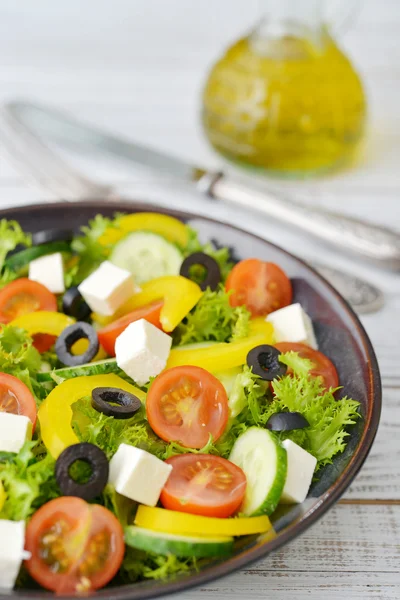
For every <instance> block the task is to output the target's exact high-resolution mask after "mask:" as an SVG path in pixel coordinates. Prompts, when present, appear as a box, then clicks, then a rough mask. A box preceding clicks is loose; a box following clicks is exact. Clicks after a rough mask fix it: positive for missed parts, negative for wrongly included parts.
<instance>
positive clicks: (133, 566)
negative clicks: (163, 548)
mask: <svg viewBox="0 0 400 600" xmlns="http://www.w3.org/2000/svg"><path fill="white" fill-rule="evenodd" d="M193 570H197V561H196V559H195V558H184V559H182V558H178V557H177V556H174V555H173V554H169V555H168V556H162V555H160V554H154V553H153V552H143V551H141V550H135V549H134V548H129V547H127V548H126V552H125V557H124V561H123V563H122V566H121V569H120V577H121V579H122V581H123V582H124V583H134V582H135V581H138V580H140V579H162V580H166V579H173V578H174V577H176V576H177V575H178V574H179V575H182V573H187V574H189V573H190V572H191V571H193Z"/></svg>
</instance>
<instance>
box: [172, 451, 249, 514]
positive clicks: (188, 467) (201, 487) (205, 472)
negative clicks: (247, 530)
mask: <svg viewBox="0 0 400 600" xmlns="http://www.w3.org/2000/svg"><path fill="white" fill-rule="evenodd" d="M165 462H167V463H168V464H170V465H172V467H173V469H172V472H171V475H170V476H169V478H168V481H167V483H166V484H165V486H164V489H163V491H162V492H161V498H160V499H161V503H162V505H163V506H164V507H165V508H169V509H170V510H177V511H180V512H187V513H192V514H195V515H204V516H206V517H221V518H224V517H230V516H231V515H233V514H234V513H235V512H236V511H237V510H238V508H239V507H240V505H241V504H242V502H243V498H244V494H245V492H246V475H245V474H244V473H243V471H242V469H241V468H240V467H237V466H236V465H234V464H233V463H231V462H229V460H226V459H225V458H221V457H219V456H213V455H211V454H181V455H179V456H173V457H172V458H169V459H168V460H166V461H165Z"/></svg>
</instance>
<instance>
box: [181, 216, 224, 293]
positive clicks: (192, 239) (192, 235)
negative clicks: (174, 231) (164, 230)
mask: <svg viewBox="0 0 400 600" xmlns="http://www.w3.org/2000/svg"><path fill="white" fill-rule="evenodd" d="M187 230H188V234H189V241H188V244H187V246H186V248H184V255H185V256H189V254H193V253H194V252H204V253H205V254H208V255H209V256H211V257H212V258H213V259H214V260H216V261H217V263H218V266H219V268H220V270H221V277H222V281H223V282H225V280H226V278H227V277H228V275H229V273H230V272H231V270H232V267H233V265H234V262H233V260H232V256H231V250H230V248H227V247H225V246H223V247H220V248H217V247H216V246H215V244H213V243H212V242H207V243H206V244H201V243H200V240H199V238H198V234H197V231H195V230H194V229H192V228H191V227H189V226H187Z"/></svg>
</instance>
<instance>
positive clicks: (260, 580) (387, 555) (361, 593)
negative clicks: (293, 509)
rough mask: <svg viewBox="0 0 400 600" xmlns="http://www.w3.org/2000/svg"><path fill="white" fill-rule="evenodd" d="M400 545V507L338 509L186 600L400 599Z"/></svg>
mask: <svg viewBox="0 0 400 600" xmlns="http://www.w3.org/2000/svg"><path fill="white" fill-rule="evenodd" d="M399 540H400V507H399V506H379V507H376V506H351V505H349V506H344V505H339V506H336V507H335V508H333V509H332V510H331V511H330V512H329V513H328V514H327V515H325V516H324V517H323V518H322V519H321V520H320V521H319V522H318V523H317V524H316V525H314V526H313V527H312V528H311V529H309V530H307V531H306V532H305V533H304V534H303V535H302V536H301V537H300V538H298V539H296V540H294V541H293V542H292V543H290V544H288V545H287V546H285V547H284V548H282V549H281V550H279V551H277V552H275V553H273V554H271V555H270V556H268V557H266V558H265V559H263V560H261V561H260V562H259V563H257V564H255V565H252V566H251V567H250V568H248V569H243V570H242V571H241V572H240V573H237V574H235V575H233V576H230V577H228V578H225V579H223V580H221V581H218V582H215V583H210V584H208V585H206V586H202V587H201V588H200V589H198V590H194V591H192V592H188V593H185V600H200V598H204V597H207V595H210V594H212V598H213V600H223V599H227V598H228V597H237V598H246V597H250V598H251V599H252V600H258V599H261V598H262V599H265V598H269V597H271V598H274V600H289V599H293V600H305V599H306V598H307V599H308V598H315V599H316V600H317V599H318V600H321V599H322V598H323V599H324V600H325V599H329V600H347V599H348V598H351V599H353V598H354V599H355V598H357V599H363V600H364V599H365V598H375V599H377V600H378V599H379V600H389V599H390V600H398V598H399V584H400V572H399V565H400V544H399ZM178 598H179V596H172V599H173V600H178Z"/></svg>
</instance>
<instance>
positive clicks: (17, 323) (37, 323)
mask: <svg viewBox="0 0 400 600" xmlns="http://www.w3.org/2000/svg"><path fill="white" fill-rule="evenodd" d="M75 322H76V321H75V319H74V318H73V317H67V315H64V314H63V313H57V312H50V311H46V310H38V311H36V312H31V313H27V314H26V315H21V316H20V317H17V318H16V319H14V320H13V321H11V325H13V326H14V327H20V328H21V329H25V331H27V332H28V333H29V335H35V333H48V334H49V335H57V336H58V335H60V333H61V332H62V331H64V329H65V328H66V327H68V326H69V325H73V324H74V323H75Z"/></svg>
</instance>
